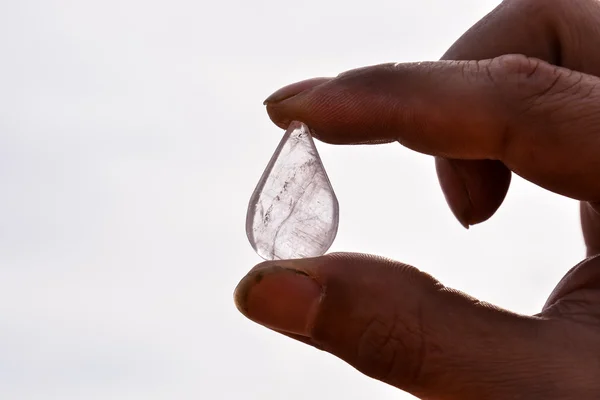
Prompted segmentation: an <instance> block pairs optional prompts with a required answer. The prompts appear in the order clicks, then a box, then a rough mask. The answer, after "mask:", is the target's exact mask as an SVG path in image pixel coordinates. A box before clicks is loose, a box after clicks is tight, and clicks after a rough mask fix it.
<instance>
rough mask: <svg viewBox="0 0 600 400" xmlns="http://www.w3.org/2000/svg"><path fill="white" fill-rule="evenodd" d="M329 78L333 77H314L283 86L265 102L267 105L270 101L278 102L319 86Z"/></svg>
mask: <svg viewBox="0 0 600 400" xmlns="http://www.w3.org/2000/svg"><path fill="white" fill-rule="evenodd" d="M329 80H331V78H312V79H307V80H304V81H300V82H296V83H292V84H291V85H288V86H284V87H282V88H281V89H279V90H277V91H276V92H275V93H273V94H272V95H270V96H269V97H267V99H266V100H265V101H264V102H263V104H264V105H267V104H269V103H278V102H280V101H283V100H285V99H289V98H290V97H294V96H295V95H297V94H298V93H300V92H303V91H305V90H308V89H310V88H313V87H315V86H319V85H321V84H323V83H325V82H327V81H329Z"/></svg>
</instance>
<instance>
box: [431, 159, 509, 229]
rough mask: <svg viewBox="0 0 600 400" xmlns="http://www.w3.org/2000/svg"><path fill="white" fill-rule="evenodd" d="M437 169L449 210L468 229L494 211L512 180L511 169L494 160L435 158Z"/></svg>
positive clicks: (489, 216) (484, 219)
mask: <svg viewBox="0 0 600 400" xmlns="http://www.w3.org/2000/svg"><path fill="white" fill-rule="evenodd" d="M436 170H437V173H438V178H439V182H440V186H441V187H442V191H443V193H444V196H445V198H446V201H447V203H448V206H449V207H450V210H451V211H452V213H453V214H454V215H455V217H456V219H457V220H458V221H459V222H460V223H461V225H463V226H464V227H465V228H467V229H468V227H469V226H472V225H476V224H480V223H482V222H485V221H487V220H488V219H489V218H491V217H492V216H493V215H494V213H495V212H496V211H497V210H498V208H499V207H500V206H501V205H502V203H503V201H504V199H505V197H506V194H507V192H508V188H509V186H510V181H511V172H510V170H509V169H508V168H506V167H505V166H504V164H502V163H501V162H499V161H493V160H453V159H446V158H436Z"/></svg>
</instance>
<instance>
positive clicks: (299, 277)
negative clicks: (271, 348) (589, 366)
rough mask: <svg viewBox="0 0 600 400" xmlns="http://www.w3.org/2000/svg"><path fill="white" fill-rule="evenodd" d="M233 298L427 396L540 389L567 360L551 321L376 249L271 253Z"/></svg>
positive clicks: (490, 395)
mask: <svg viewBox="0 0 600 400" xmlns="http://www.w3.org/2000/svg"><path fill="white" fill-rule="evenodd" d="M235 300H236V304H237V306H238V308H239V310H240V311H241V312H242V313H243V314H244V315H246V316H247V317H248V318H250V319H252V320H254V321H255V322H258V323H260V324H262V325H264V326H266V327H268V328H271V329H273V330H276V331H278V332H280V333H283V334H286V335H288V336H291V337H293V338H297V339H299V340H301V341H303V342H305V343H308V344H311V345H313V346H315V347H317V348H319V349H322V350H324V351H327V352H329V353H331V354H334V355H336V356H337V357H339V358H341V359H343V360H345V361H346V362H348V363H349V364H351V365H353V366H354V367H355V368H357V369H358V370H360V371H361V372H363V373H365V374H367V375H369V376H371V377H373V378H375V379H379V380H381V381H384V382H387V383H389V384H391V385H394V386H396V387H398V388H400V389H403V390H405V391H408V392H410V393H412V394H414V395H416V396H420V397H422V398H426V399H459V398H460V399H462V400H465V399H484V398H485V399H505V398H513V396H515V395H519V396H522V395H523V394H524V393H526V394H529V395H530V397H527V398H543V396H542V397H539V396H541V395H542V393H541V391H543V390H546V389H545V388H544V387H546V388H548V387H552V386H555V385H552V380H553V379H555V378H556V376H554V374H553V373H551V372H555V371H560V368H558V367H557V365H556V362H554V363H553V362H552V360H553V359H562V360H563V361H565V358H563V357H558V358H553V357H556V354H553V351H551V350H550V351H549V350H548V349H560V348H561V347H560V346H557V345H552V344H549V340H551V335H550V334H549V333H548V332H549V331H552V330H547V329H544V327H545V326H546V325H548V324H552V323H553V322H552V321H550V320H544V319H541V318H535V317H524V316H518V315H516V314H512V313H509V312H507V311H503V310H500V309H498V308H496V307H493V306H491V305H489V304H485V303H482V302H479V301H476V300H475V299H473V298H471V297H468V296H467V295H465V294H462V293H460V292H458V291H455V290H452V289H448V288H445V287H444V286H443V285H441V284H440V283H439V282H438V281H436V280H435V279H434V278H432V277H431V276H429V275H427V274H424V273H422V272H420V271H418V270H417V269H415V268H413V267H410V266H408V265H405V264H400V263H396V262H393V261H389V260H385V259H381V258H376V257H373V256H367V255H360V254H332V255H328V256H324V257H319V258H312V259H301V260H292V261H275V262H265V263H262V264H260V265H258V266H257V267H255V268H254V269H253V270H252V271H250V273H249V274H248V275H247V276H246V277H244V278H243V279H242V281H241V282H240V284H239V285H238V287H237V288H236V292H235ZM567 358H568V357H567ZM548 371H550V372H548ZM540 376H542V377H543V378H542V379H541V381H540V378H539V377H540ZM533 377H536V378H537V379H533ZM545 380H547V383H548V385H544V381H545ZM554 394H556V393H554Z"/></svg>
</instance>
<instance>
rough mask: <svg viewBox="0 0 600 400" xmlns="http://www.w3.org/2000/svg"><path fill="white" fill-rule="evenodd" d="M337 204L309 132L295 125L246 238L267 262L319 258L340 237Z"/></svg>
mask: <svg viewBox="0 0 600 400" xmlns="http://www.w3.org/2000/svg"><path fill="white" fill-rule="evenodd" d="M338 222H339V208H338V201H337V198H336V197H335V193H334V192H333V188H332V187H331V183H330V182H329V178H328V177H327V173H326V172H325V168H323V163H322V162H321V158H320V157H319V154H318V153H317V148H316V147H315V143H314V141H313V138H312V136H311V133H310V129H309V128H308V126H306V125H305V124H303V123H301V122H297V121H295V122H292V123H291V124H290V125H289V127H288V129H287V131H286V132H285V134H284V136H283V139H281V142H280V143H279V146H278V147H277V150H275V153H274V154H273V156H272V157H271V161H269V164H268V165H267V168H266V169H265V172H264V173H263V175H262V177H261V178H260V181H259V182H258V185H257V186H256V189H255V190H254V193H253V194H252V197H251V198H250V204H249V205H248V214H247V217H246V234H247V235H248V240H249V241H250V244H251V245H252V247H253V248H254V250H256V252H257V253H258V255H259V256H261V257H262V258H264V259H265V260H281V259H294V258H304V257H317V256H321V255H323V254H325V252H326V251H327V250H328V249H329V247H330V246H331V244H332V243H333V240H334V239H335V235H336V234H337V229H338Z"/></svg>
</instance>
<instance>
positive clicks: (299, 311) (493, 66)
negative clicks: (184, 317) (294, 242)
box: [235, 0, 600, 400]
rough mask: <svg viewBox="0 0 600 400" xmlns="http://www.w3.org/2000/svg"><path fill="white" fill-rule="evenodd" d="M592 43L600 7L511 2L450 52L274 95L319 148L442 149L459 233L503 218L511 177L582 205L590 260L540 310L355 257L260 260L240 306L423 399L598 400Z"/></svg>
mask: <svg viewBox="0 0 600 400" xmlns="http://www.w3.org/2000/svg"><path fill="white" fill-rule="evenodd" d="M599 49H600V2H598V1H595V0H507V1H504V2H503V3H502V4H501V5H500V6H499V7H498V8H497V9H496V10H494V11H493V12H492V13H490V14H489V15H488V16H486V17H485V18H484V19H483V20H481V21H480V22H479V23H477V24H476V25H475V26H474V27H473V28H471V29H470V30H469V31H468V32H467V33H465V34H464V35H463V36H462V37H461V38H460V39H459V40H458V41H457V42H456V43H455V44H454V45H453V46H452V47H451V48H450V49H449V50H448V51H447V53H446V54H445V55H444V57H443V60H442V61H439V62H430V63H416V64H395V65H392V64H388V65H379V66H373V67H368V68H363V69H360V70H354V71H350V72H347V73H344V74H342V75H339V76H338V77H335V78H316V79H311V80H308V81H303V82H299V83H296V84H293V85H290V86H287V87H285V88H283V89H280V90H279V91H277V92H276V93H274V94H273V95H272V96H271V97H270V98H269V99H267V101H266V105H267V111H268V113H269V116H270V117H271V119H272V120H273V122H274V123H275V124H277V125H278V126H280V127H286V126H287V124H288V123H289V122H290V121H292V120H301V121H303V122H305V123H307V124H308V125H309V126H311V127H312V128H314V129H315V135H316V137H317V138H318V139H319V140H322V141H324V142H328V143H334V144H356V143H361V144H366V143H387V142H394V141H398V142H400V143H401V144H403V145H404V146H406V147H408V148H411V149H413V150H415V151H418V152H422V153H425V154H429V155H433V156H435V157H436V169H437V171H438V176H439V180H440V184H441V186H442V189H443V192H444V194H445V196H446V199H447V202H448V204H449V206H450V209H451V210H452V212H453V213H454V215H455V216H456V217H457V219H458V221H459V222H460V223H461V224H463V225H464V226H469V225H474V224H478V223H481V222H484V221H485V220H487V219H488V218H490V217H491V216H492V215H493V214H494V213H495V211H496V210H497V209H498V207H500V205H501V204H502V201H503V199H504V197H505V195H506V192H507V190H508V188H509V185H510V178H511V174H512V173H516V174H518V175H520V176H522V177H523V178H525V179H527V180H529V181H530V182H532V183H533V184H536V185H539V186H541V187H544V188H546V189H548V190H550V191H553V192H555V193H557V194H560V195H563V196H567V197H570V198H572V199H574V200H578V201H580V205H581V206H580V209H581V223H582V229H583V235H584V239H585V244H586V247H587V258H586V259H584V260H583V261H582V262H581V263H580V264H578V265H577V266H575V267H573V268H571V269H570V270H569V272H568V273H567V274H566V276H565V277H564V278H563V279H562V280H561V281H560V282H559V284H558V285H557V287H556V289H555V290H554V291H553V292H552V293H551V294H550V297H549V298H548V301H547V303H546V305H545V306H544V308H543V309H542V310H541V312H540V313H539V314H537V315H534V316H526V315H518V314H515V313H512V312H510V311H507V310H503V309H500V308H498V307H495V306H493V305H490V304H486V303H483V302H480V301H477V300H476V299H474V298H472V297H470V296H468V295H466V294H464V293H461V292H458V291H456V290H453V289H450V288H447V287H445V286H444V285H443V284H442V283H440V282H438V281H437V280H435V279H434V278H433V277H431V276H429V275H427V274H425V273H423V272H421V271H419V270H417V269H416V268H414V267H411V266H408V265H405V264H402V263H399V262H396V261H392V260H387V259H381V258H378V257H375V256H369V255H362V254H347V253H345V254H332V255H327V256H324V257H318V258H313V259H304V260H294V261H277V262H266V263H262V264H260V265H258V266H256V267H255V268H254V269H253V270H252V271H250V273H249V274H248V275H247V276H246V277H244V279H242V281H241V282H240V284H239V286H238V288H237V289H236V295H235V296H236V304H237V306H238V308H239V309H240V310H241V311H242V312H243V313H244V314H245V315H246V316H248V317H249V318H250V319H252V320H254V321H256V322H258V323H260V324H262V325H264V326H266V327H268V328H270V329H273V330H275V331H278V332H280V333H282V334H284V335H287V336H289V337H292V338H294V339H297V340H300V341H302V342H304V343H307V344H309V345H312V346H315V347H317V348H319V349H322V350H324V351H327V352H330V353H331V354H334V355H336V356H337V357H339V358H341V359H343V360H345V361H346V362H348V363H350V364H351V365H353V366H354V367H356V368H357V369H358V370H359V371H361V372H363V373H365V374H367V375H369V376H371V377H373V378H375V379H379V380H381V381H383V382H387V383H389V384H391V385H394V386H396V387H398V388H399V389H402V390H405V391H407V392H410V393H412V394H414V395H415V396H417V397H419V398H421V399H427V400H459V399H460V400H471V399H472V400H484V399H490V400H504V399H573V400H584V399H598V398H600V256H598V257H596V255H598V254H600V206H599V204H600V78H598V77H600V50H599ZM451 60H452V61H451Z"/></svg>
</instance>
